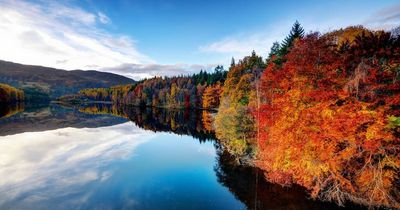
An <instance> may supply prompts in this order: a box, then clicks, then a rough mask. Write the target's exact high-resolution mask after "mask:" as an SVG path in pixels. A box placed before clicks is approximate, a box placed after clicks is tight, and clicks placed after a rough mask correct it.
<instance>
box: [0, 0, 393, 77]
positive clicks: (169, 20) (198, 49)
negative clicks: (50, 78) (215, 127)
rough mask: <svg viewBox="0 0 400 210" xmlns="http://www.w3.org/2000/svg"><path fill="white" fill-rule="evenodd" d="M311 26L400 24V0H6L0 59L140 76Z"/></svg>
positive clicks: (260, 47) (260, 45)
mask: <svg viewBox="0 0 400 210" xmlns="http://www.w3.org/2000/svg"><path fill="white" fill-rule="evenodd" d="M296 20H298V21H299V22H300V23H301V24H302V25H303V27H304V29H305V31H306V32H311V31H320V32H328V31H332V30H335V29H339V28H344V27H347V26H350V25H360V24H361V25H364V26H365V27H367V28H370V29H376V30H378V29H384V30H390V29H392V28H394V27H396V26H399V25H400V0H380V1H377V0H334V1H322V0H320V1H316V0H308V1H295V0H280V1H269V0H248V1H245V0H226V1H223V0H220V1H217V0H186V1H183V0H174V1H172V0H171V1H168V0H113V1H109V0H65V1H50V0H32V1H24V0H0V60H6V61H12V62H16V63H22V64H31V65H42V66H48V67H54V68H60V69H66V70H74V69H83V70H99V71H106V72H112V73H117V74H121V75H124V76H127V77H130V78H133V79H142V78H146V77H153V76H172V75H179V74H184V75H186V74H191V73H194V72H199V71H200V69H204V70H208V71H212V69H213V68H214V67H215V66H216V65H224V66H225V67H227V65H228V64H229V63H230V61H231V58H232V57H235V58H236V59H240V58H242V57H243V56H246V55H249V54H250V53H251V51H252V50H255V51H256V52H257V53H258V54H260V55H262V56H266V55H267V54H268V51H269V49H270V47H271V45H272V43H273V42H275V41H281V40H283V39H284V37H285V36H286V35H287V34H288V33H289V31H290V28H291V26H292V24H293V23H294V22H295V21H296Z"/></svg>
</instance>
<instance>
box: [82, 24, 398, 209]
mask: <svg viewBox="0 0 400 210" xmlns="http://www.w3.org/2000/svg"><path fill="white" fill-rule="evenodd" d="M397 31H398V30H397ZM80 94H81V95H82V96H84V97H86V98H88V99H90V100H95V101H112V102H114V103H116V104H124V105H133V106H142V107H164V108H192V109H193V108H195V109H210V110H217V111H218V113H217V114H216V116H215V117H213V118H212V119H209V117H207V116H205V117H204V118H205V119H207V121H211V120H212V121H213V122H212V123H208V125H207V126H204V127H208V129H210V130H211V129H212V130H214V129H215V133H216V137H217V139H218V140H219V142H220V144H221V146H222V147H223V148H224V151H227V152H229V153H230V154H231V155H233V156H235V157H237V159H238V160H239V162H241V163H248V164H252V165H256V166H257V167H259V168H260V169H261V170H262V171H263V172H264V175H265V178H266V180H268V181H269V182H273V183H278V184H281V185H284V186H288V185H292V184H296V185H300V186H303V187H305V188H306V189H307V190H308V191H309V193H310V195H311V196H312V197H313V198H319V199H321V200H325V201H333V202H336V203H338V204H339V205H345V204H346V203H347V202H349V201H351V202H355V203H358V204H362V205H367V206H375V207H379V206H380V207H393V208H400V203H399V202H400V184H399V183H400V174H399V168H400V157H399V153H400V35H399V33H395V32H394V31H393V32H388V31H373V30H370V29H366V28H364V27H363V26H351V27H348V28H345V29H339V30H335V31H331V32H327V33H324V34H322V33H319V32H309V33H305V30H304V29H303V28H302V26H301V25H300V24H299V23H298V22H296V23H295V24H294V25H293V27H292V29H291V31H290V33H289V35H288V36H287V37H286V38H285V39H284V40H283V41H282V42H281V43H279V42H275V43H274V44H273V45H272V48H271V50H270V53H269V55H268V57H267V58H266V59H264V58H262V57H261V56H259V55H257V54H256V53H255V52H254V51H253V52H252V53H251V55H249V56H246V57H244V58H243V59H240V60H238V61H237V62H236V61H235V59H234V58H232V62H231V66H230V67H229V71H225V70H224V68H223V67H222V66H218V67H217V68H216V69H215V72H213V73H208V72H205V71H201V72H200V73H199V74H194V75H192V76H177V77H171V78H168V77H167V78H162V77H155V78H152V79H146V80H143V81H140V82H137V83H135V84H132V85H123V86H116V87H111V88H100V89H85V90H82V91H80Z"/></svg>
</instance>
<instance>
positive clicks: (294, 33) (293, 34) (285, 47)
mask: <svg viewBox="0 0 400 210" xmlns="http://www.w3.org/2000/svg"><path fill="white" fill-rule="evenodd" d="M303 37H304V29H303V27H301V25H300V23H299V22H298V21H297V20H296V22H295V23H294V24H293V26H292V30H291V31H290V33H289V35H288V36H287V37H286V38H285V40H283V42H282V45H281V49H280V50H279V51H280V52H279V55H280V56H281V57H283V56H284V55H286V54H287V53H288V52H289V50H290V48H291V47H292V46H293V42H294V40H296V39H297V38H303Z"/></svg>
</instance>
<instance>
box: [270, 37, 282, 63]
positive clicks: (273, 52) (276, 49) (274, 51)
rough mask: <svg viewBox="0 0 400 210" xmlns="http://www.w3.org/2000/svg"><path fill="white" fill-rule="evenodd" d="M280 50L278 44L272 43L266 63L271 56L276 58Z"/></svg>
mask: <svg viewBox="0 0 400 210" xmlns="http://www.w3.org/2000/svg"><path fill="white" fill-rule="evenodd" d="M280 49H281V45H280V44H279V42H274V43H273V44H272V47H271V50H270V52H269V54H268V58H267V61H269V60H270V59H271V58H272V56H274V55H275V56H277V55H278V54H279V51H280Z"/></svg>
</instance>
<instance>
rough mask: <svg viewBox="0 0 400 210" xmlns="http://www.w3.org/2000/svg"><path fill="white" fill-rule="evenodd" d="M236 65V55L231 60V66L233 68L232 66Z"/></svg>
mask: <svg viewBox="0 0 400 210" xmlns="http://www.w3.org/2000/svg"><path fill="white" fill-rule="evenodd" d="M235 65H236V63H235V58H234V57H232V61H231V68H232V67H235Z"/></svg>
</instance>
